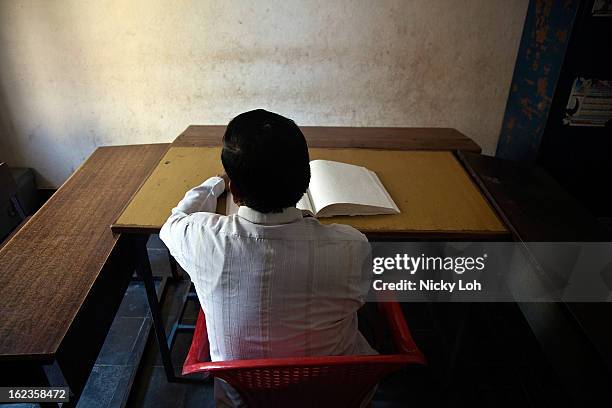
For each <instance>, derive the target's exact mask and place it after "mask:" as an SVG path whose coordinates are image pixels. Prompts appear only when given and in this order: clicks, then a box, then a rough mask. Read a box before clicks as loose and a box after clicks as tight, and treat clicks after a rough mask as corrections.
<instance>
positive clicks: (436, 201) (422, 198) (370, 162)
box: [112, 147, 507, 236]
mask: <svg viewBox="0 0 612 408" xmlns="http://www.w3.org/2000/svg"><path fill="white" fill-rule="evenodd" d="M220 152H221V148H220V147H171V148H170V149H169V150H168V152H167V153H166V155H165V156H164V157H163V158H162V159H161V161H160V162H159V164H158V165H157V167H156V168H155V170H154V171H153V172H152V173H151V175H150V176H149V178H148V179H147V180H146V181H145V183H144V184H143V185H142V186H141V188H140V189H139V191H138V192H137V193H136V194H135V195H134V197H133V198H132V200H131V202H130V203H129V204H128V205H127V207H126V208H125V210H124V211H123V213H122V214H121V216H120V217H119V219H117V221H116V222H115V224H114V225H113V226H112V227H113V231H115V232H136V233H138V232H141V233H142V232H156V231H159V229H160V228H161V226H162V225H163V223H164V222H165V221H166V219H167V218H168V216H169V215H170V210H171V209H172V208H173V207H174V206H175V205H176V204H177V203H178V202H179V200H180V199H181V198H183V196H184V194H185V192H186V191H187V190H189V189H190V188H192V187H194V186H196V185H198V184H200V183H202V181H204V180H205V179H207V178H208V177H210V176H213V175H215V174H220V173H222V172H223V167H222V165H221V160H220ZM310 159H311V160H314V159H327V160H335V161H340V162H345V163H351V164H357V165H361V166H364V167H367V168H368V169H370V170H372V171H374V172H375V173H376V174H377V175H378V177H379V178H380V180H381V182H382V183H383V185H384V186H385V188H386V189H387V191H388V192H389V194H390V195H391V197H392V198H393V200H394V201H395V203H396V204H397V206H398V207H399V209H400V210H401V214H394V215H374V216H356V217H348V216H347V217H333V218H322V219H321V222H322V223H326V224H328V223H343V224H349V225H352V226H353V227H355V228H357V229H358V230H360V231H361V232H363V233H366V234H368V233H370V234H380V235H385V234H389V235H391V236H395V235H398V236H400V235H402V234H407V235H410V236H414V235H419V234H423V235H428V234H430V235H451V236H452V235H455V234H457V235H497V234H505V233H507V230H506V228H505V227H504V225H503V224H502V222H501V221H500V220H499V218H498V217H497V215H496V214H495V212H494V211H493V209H492V208H491V207H490V206H489V204H488V202H487V201H486V200H485V198H484V197H483V196H482V194H481V193H480V191H479V190H478V188H477V187H476V185H474V183H472V181H471V180H470V178H469V176H468V175H467V173H466V172H465V171H464V170H463V168H462V167H461V165H460V164H459V162H458V161H457V160H456V159H455V157H454V156H453V154H452V153H451V152H447V151H399V150H368V149H320V148H311V149H310ZM222 205H223V203H220V205H219V207H218V208H223V207H222Z"/></svg>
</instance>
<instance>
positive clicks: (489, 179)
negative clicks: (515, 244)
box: [459, 153, 612, 242]
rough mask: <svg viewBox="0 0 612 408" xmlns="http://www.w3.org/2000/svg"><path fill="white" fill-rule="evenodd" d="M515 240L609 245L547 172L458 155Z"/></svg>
mask: <svg viewBox="0 0 612 408" xmlns="http://www.w3.org/2000/svg"><path fill="white" fill-rule="evenodd" d="M459 157H460V159H461V160H462V161H463V163H464V164H465V166H466V169H467V170H468V171H469V172H471V173H472V175H473V177H474V179H475V180H476V182H477V183H479V184H480V185H481V187H482V189H483V191H484V192H485V193H486V194H488V195H490V200H491V202H492V203H493V205H495V206H497V207H498V212H499V213H501V214H503V217H505V218H506V219H507V222H506V225H508V226H509V228H510V229H511V230H512V233H513V235H514V236H515V238H516V239H517V240H519V241H526V242H529V241H532V242H548V241H553V242H560V241H570V242H572V241H586V242H589V241H604V242H605V241H608V240H610V238H612V237H611V234H610V233H609V232H608V231H607V230H606V229H605V228H604V227H603V226H602V225H601V224H600V223H599V222H598V221H597V219H595V217H593V215H591V214H589V212H588V211H587V210H585V209H584V208H583V207H582V206H581V205H580V204H579V203H578V202H577V201H576V200H575V199H574V198H572V197H571V196H570V195H569V194H568V193H567V192H566V191H565V190H563V188H562V187H561V186H560V185H559V183H557V182H556V181H555V180H554V179H553V178H552V177H551V176H550V175H549V174H548V173H546V172H545V171H544V170H542V169H541V168H539V167H537V166H534V165H532V164H528V163H520V162H515V161H511V160H504V159H498V158H495V157H489V156H482V155H478V154H472V153H460V154H459Z"/></svg>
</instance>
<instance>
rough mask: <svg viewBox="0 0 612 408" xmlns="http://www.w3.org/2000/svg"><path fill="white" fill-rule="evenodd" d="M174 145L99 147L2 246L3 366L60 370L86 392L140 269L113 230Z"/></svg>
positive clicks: (0, 341)
mask: <svg viewBox="0 0 612 408" xmlns="http://www.w3.org/2000/svg"><path fill="white" fill-rule="evenodd" d="M167 148H168V145H165V144H158V145H135V146H117V147H101V148H98V149H97V150H96V151H95V152H94V153H93V154H92V155H91V156H90V157H89V159H87V161H85V163H83V165H82V166H81V167H80V168H79V169H78V170H77V171H76V172H75V173H74V174H73V175H72V176H71V177H70V178H69V179H68V181H66V182H65V183H64V185H62V186H61V187H60V189H59V190H58V191H57V192H56V193H55V194H54V195H53V196H52V197H51V198H50V199H49V200H48V201H47V203H45V205H44V206H43V207H42V208H41V209H40V210H39V211H38V212H37V213H36V214H34V215H33V216H32V217H31V219H30V220H29V221H28V222H27V223H26V224H25V225H24V226H23V227H22V228H21V229H20V230H19V231H18V232H17V233H16V234H15V235H14V236H13V237H12V239H11V240H10V241H9V242H7V243H6V245H4V247H2V249H0V364H3V366H2V367H5V365H4V364H8V362H12V363H11V364H12V365H13V366H15V365H19V364H22V363H23V364H26V363H27V362H32V364H34V365H37V366H41V365H45V366H56V368H57V366H59V369H60V370H61V372H62V373H63V376H64V377H65V380H66V382H67V383H68V384H69V386H70V387H71V389H72V390H73V391H74V392H75V393H77V395H78V393H79V392H80V387H82V386H83V385H84V380H86V379H87V374H88V372H89V370H90V369H91V365H93V361H91V362H90V361H89V359H90V358H91V357H92V356H93V360H94V361H95V357H96V356H97V353H98V351H99V348H100V347H101V345H102V343H96V341H97V340H93V338H94V337H95V336H94V335H96V334H103V335H106V332H107V330H108V327H110V323H111V322H112V317H113V316H112V315H114V313H111V317H110V321H108V320H105V319H106V318H107V317H106V313H104V312H106V311H107V310H106V309H107V308H108V309H110V312H112V307H115V310H116V307H118V305H119V303H118V302H120V301H121V299H122V297H123V292H122V289H121V287H122V286H123V291H124V290H125V287H126V286H127V283H128V282H129V280H130V277H131V275H132V272H133V270H134V266H135V261H134V259H133V255H131V252H133V251H130V248H129V247H127V248H126V247H125V246H122V245H120V244H121V243H122V240H121V239H120V237H119V236H118V235H115V234H113V233H112V232H111V231H110V229H109V225H110V224H111V223H112V222H113V221H114V220H115V219H116V218H117V216H118V215H119V214H120V212H121V210H122V208H123V207H124V206H125V204H126V203H127V201H128V200H129V198H130V197H131V196H132V195H133V194H134V192H135V191H136V190H137V189H138V187H139V186H140V184H141V183H142V182H143V180H144V179H145V178H146V176H147V175H148V174H149V173H150V172H151V170H152V169H153V168H154V167H155V165H156V164H157V163H158V162H159V159H160V158H161V157H162V155H163V153H164V152H165V151H166V150H167ZM111 289H112V290H111ZM93 299H95V303H92V302H91V300H93ZM102 316H104V318H102ZM83 328H87V331H83ZM103 338H104V337H102V339H103ZM96 348H97V350H96ZM80 351H83V353H84V354H85V355H84V354H80V353H79V352H80ZM0 371H3V373H2V374H3V375H6V376H9V375H14V373H12V372H11V373H9V372H8V371H6V370H4V369H3V368H0ZM31 375H34V372H32V373H31ZM83 375H84V380H83ZM22 385H23V384H22Z"/></svg>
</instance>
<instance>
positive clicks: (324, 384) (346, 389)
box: [183, 302, 426, 408]
mask: <svg viewBox="0 0 612 408" xmlns="http://www.w3.org/2000/svg"><path fill="white" fill-rule="evenodd" d="M380 305H381V306H382V307H380V311H381V314H382V315H383V316H384V317H385V320H386V321H387V324H388V325H389V329H390V332H391V334H392V336H393V339H394V342H395V343H396V349H397V350H398V351H397V354H392V355H370V356H363V355H360V356H322V357H303V358H275V359H257V360H233V361H217V362H210V361H206V359H207V356H208V351H209V348H208V347H209V345H208V333H207V331H206V320H205V316H204V314H203V313H202V312H200V314H199V315H198V320H197V323H196V330H195V333H194V338H193V341H192V345H191V348H190V350H189V353H188V355H187V359H186V360H185V363H184V365H183V374H191V373H207V374H209V375H211V376H214V377H218V378H221V379H223V380H225V381H226V382H228V383H229V384H230V385H231V386H232V387H234V388H235V389H236V390H237V391H238V392H239V393H240V395H241V396H242V398H243V399H244V401H245V402H246V403H247V405H248V406H249V407H269V406H290V407H317V408H321V407H359V406H360V405H361V403H362V401H363V400H364V398H365V397H366V396H367V395H368V394H369V393H370V391H371V390H372V388H373V387H374V386H376V384H378V383H379V382H380V381H381V380H382V379H383V377H385V376H386V375H387V374H389V373H391V372H393V371H395V370H398V369H400V368H402V367H404V366H406V365H410V364H412V365H426V360H425V357H424V356H423V354H422V353H421V351H420V350H419V349H418V347H417V346H416V344H415V343H414V341H413V340H412V337H411V335H410V331H409V330H408V327H407V325H406V322H405V320H404V319H403V315H402V314H401V313H402V312H401V308H400V307H399V304H397V303H394V302H393V303H389V304H380ZM398 342H399V343H398Z"/></svg>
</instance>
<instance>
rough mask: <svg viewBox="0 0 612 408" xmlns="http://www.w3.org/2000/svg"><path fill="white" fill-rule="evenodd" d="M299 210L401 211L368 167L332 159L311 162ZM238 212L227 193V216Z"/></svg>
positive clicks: (320, 213)
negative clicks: (308, 178) (307, 184)
mask: <svg viewBox="0 0 612 408" xmlns="http://www.w3.org/2000/svg"><path fill="white" fill-rule="evenodd" d="M296 207H297V208H299V209H300V210H303V211H306V212H308V213H309V214H310V215H312V216H313V217H333V216H335V215H376V214H399V212H400V210H399V208H397V205H395V203H394V202H393V200H392V199H391V196H390V195H389V193H388V192H387V190H386V189H385V187H383V185H382V183H381V182H380V180H379V179H378V176H377V175H376V173H374V172H373V171H370V170H368V169H366V168H365V167H361V166H355V165H352V164H346V163H340V162H335V161H329V160H313V161H311V162H310V185H309V186H308V190H306V193H305V194H304V196H303V197H302V199H301V200H300V201H299V202H298V203H297V205H296ZM237 211H238V207H237V206H236V204H234V200H233V197H232V196H231V194H230V193H228V197H227V206H226V214H227V215H231V214H234V213H236V212H237Z"/></svg>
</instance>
